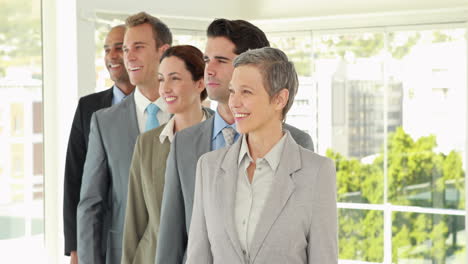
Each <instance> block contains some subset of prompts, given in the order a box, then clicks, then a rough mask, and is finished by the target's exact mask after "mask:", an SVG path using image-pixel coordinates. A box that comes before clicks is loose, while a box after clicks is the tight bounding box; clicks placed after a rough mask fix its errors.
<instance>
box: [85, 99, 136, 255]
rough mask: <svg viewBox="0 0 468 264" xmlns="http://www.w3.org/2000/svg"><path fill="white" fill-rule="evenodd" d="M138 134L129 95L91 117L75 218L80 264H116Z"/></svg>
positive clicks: (120, 245) (132, 100) (134, 113)
mask: <svg viewBox="0 0 468 264" xmlns="http://www.w3.org/2000/svg"><path fill="white" fill-rule="evenodd" d="M139 133H140V131H139V128H138V121H137V116H136V110H135V98H134V94H133V93H132V94H131V95H130V96H128V97H127V99H125V100H124V101H123V102H121V103H120V104H118V105H114V106H112V107H110V108H106V109H103V110H99V111H97V112H96V113H95V114H94V115H93V117H92V120H91V131H90V133H89V148H88V153H87V154H86V162H85V166H84V173H83V184H82V186H81V193H80V195H81V196H80V203H79V205H78V215H77V218H78V219H77V220H78V259H79V263H80V264H88V263H92V264H100V263H107V264H115V263H120V259H121V254H122V232H123V225H124V220H125V207H126V205H127V191H128V177H129V170H130V163H131V160H132V155H133V149H134V146H135V142H136V138H137V136H138V134H139ZM106 217H107V218H106Z"/></svg>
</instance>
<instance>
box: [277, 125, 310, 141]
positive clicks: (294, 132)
mask: <svg viewBox="0 0 468 264" xmlns="http://www.w3.org/2000/svg"><path fill="white" fill-rule="evenodd" d="M283 128H284V129H286V130H288V131H289V132H291V136H293V137H294V138H310V136H309V134H307V133H306V132H304V131H302V130H300V129H298V128H297V127H294V126H291V125H289V124H286V123H284V124H283Z"/></svg>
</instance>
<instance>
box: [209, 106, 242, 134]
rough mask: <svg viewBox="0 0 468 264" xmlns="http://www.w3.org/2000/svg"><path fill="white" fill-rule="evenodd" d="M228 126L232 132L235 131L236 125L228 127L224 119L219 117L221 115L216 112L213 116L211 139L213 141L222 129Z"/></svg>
mask: <svg viewBox="0 0 468 264" xmlns="http://www.w3.org/2000/svg"><path fill="white" fill-rule="evenodd" d="M227 126H230V127H232V128H234V130H236V131H237V129H236V123H234V124H232V125H229V124H228V123H227V122H226V121H224V119H223V118H222V117H221V115H220V114H219V113H218V111H216V112H215V115H214V125H213V137H212V138H211V139H215V138H216V136H218V134H219V133H221V131H222V130H223V128H225V127H227Z"/></svg>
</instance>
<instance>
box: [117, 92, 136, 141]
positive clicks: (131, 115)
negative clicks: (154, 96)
mask: <svg viewBox="0 0 468 264" xmlns="http://www.w3.org/2000/svg"><path fill="white" fill-rule="evenodd" d="M121 104H125V108H127V109H126V110H125V111H126V113H127V117H128V120H129V125H130V127H129V129H130V134H131V135H134V136H135V139H136V137H137V136H138V135H139V134H140V132H141V131H140V128H139V127H138V118H137V114H136V109H135V107H136V105H135V94H134V93H132V94H131V95H129V98H127V99H126V100H124V101H123V102H121Z"/></svg>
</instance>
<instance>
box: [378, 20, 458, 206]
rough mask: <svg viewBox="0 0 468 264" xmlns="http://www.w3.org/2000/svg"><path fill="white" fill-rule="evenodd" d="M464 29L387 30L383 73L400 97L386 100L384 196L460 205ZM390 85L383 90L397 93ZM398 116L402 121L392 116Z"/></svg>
mask: <svg viewBox="0 0 468 264" xmlns="http://www.w3.org/2000/svg"><path fill="white" fill-rule="evenodd" d="M465 32H466V30H465V29H448V30H425V31H401V32H391V33H390V34H389V52H390V53H391V59H390V61H389V78H390V80H392V81H393V82H395V83H400V84H401V88H402V92H403V97H402V100H395V101H394V102H393V101H392V102H391V103H390V104H389V112H388V122H389V127H391V128H392V129H389V131H393V132H392V133H390V134H389V137H388V139H389V140H388V148H387V151H388V179H389V201H390V202H392V203H393V204H398V205H414V206H423V207H431V208H451V209H464V208H465V205H464V203H465V198H464V196H465V195H464V193H465V172H464V171H463V159H462V157H463V153H464V152H465V145H466V143H465V142H466V137H465V135H466V87H467V86H466V72H467V70H466V50H467V48H466V40H465ZM400 92H401V90H400V88H399V90H398V91H396V90H394V89H393V88H392V89H391V90H390V91H389V92H388V96H389V97H391V96H392V94H393V93H400ZM393 116H395V117H397V116H401V118H402V121H403V122H402V123H401V124H398V123H395V122H393V120H392V117H393Z"/></svg>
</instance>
